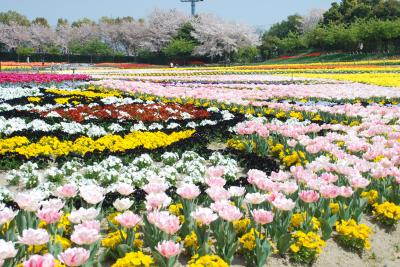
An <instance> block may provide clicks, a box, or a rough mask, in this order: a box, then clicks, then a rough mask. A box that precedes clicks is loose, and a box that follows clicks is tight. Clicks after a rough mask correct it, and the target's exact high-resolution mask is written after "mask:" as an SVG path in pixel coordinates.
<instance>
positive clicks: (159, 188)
mask: <svg viewBox="0 0 400 267" xmlns="http://www.w3.org/2000/svg"><path fill="white" fill-rule="evenodd" d="M168 187H169V186H168V185H167V184H166V183H160V182H157V183H156V182H150V183H148V184H146V185H145V186H143V190H144V191H145V192H146V193H147V194H158V193H164V192H165V191H166V190H167V189H168Z"/></svg>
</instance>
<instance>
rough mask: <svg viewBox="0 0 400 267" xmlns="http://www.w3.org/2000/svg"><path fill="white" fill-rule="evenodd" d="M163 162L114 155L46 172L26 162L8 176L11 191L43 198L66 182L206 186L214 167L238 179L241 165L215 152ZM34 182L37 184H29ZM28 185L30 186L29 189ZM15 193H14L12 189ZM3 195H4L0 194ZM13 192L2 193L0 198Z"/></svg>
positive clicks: (167, 155)
mask: <svg viewBox="0 0 400 267" xmlns="http://www.w3.org/2000/svg"><path fill="white" fill-rule="evenodd" d="M161 160H162V161H161V162H157V161H154V160H153V159H152V158H151V157H150V155H148V154H142V155H141V156H139V157H136V158H134V159H133V160H132V161H131V162H130V163H129V164H124V162H123V161H122V160H121V159H120V158H118V157H115V156H109V157H108V158H106V159H104V160H102V161H100V162H98V163H94V164H90V165H85V164H82V163H80V162H78V161H75V160H72V161H68V162H66V163H64V164H63V166H61V168H57V167H54V166H52V167H49V168H46V169H44V170H41V169H39V168H38V165H37V164H36V163H32V162H27V163H25V164H23V165H21V167H20V168H19V169H18V170H12V171H9V172H8V173H7V182H8V187H9V188H14V192H15V191H16V190H15V189H16V188H17V190H18V191H20V190H21V189H24V190H28V189H30V191H34V192H41V194H42V195H44V196H49V195H51V194H53V193H54V190H55V188H57V187H58V186H59V185H61V184H64V183H74V184H76V185H78V186H83V185H93V184H94V185H100V186H102V187H104V188H106V191H108V192H109V191H113V190H114V189H115V188H114V187H115V186H116V185H117V184H118V183H128V184H131V185H133V186H135V187H138V188H141V187H142V186H143V185H144V184H146V183H148V182H149V181H151V180H152V179H161V180H163V181H165V183H166V184H168V185H169V186H177V185H179V184H181V183H183V182H185V183H204V182H205V178H206V175H207V169H208V168H209V167H212V166H223V167H224V169H225V174H224V178H225V179H228V180H235V179H236V178H237V177H238V173H239V167H238V163H237V162H236V161H235V160H234V159H231V158H229V157H226V156H224V155H222V154H220V153H219V152H215V153H213V154H212V155H211V156H210V158H209V159H208V160H206V159H205V158H203V157H201V156H200V155H199V154H197V153H196V152H193V151H186V152H184V153H183V154H182V155H181V156H179V155H178V154H177V153H172V152H166V153H164V154H163V155H161ZM32 179H34V180H35V181H36V183H35V184H32V185H30V184H29V181H30V180H32ZM28 185H29V186H28ZM11 191H12V190H11ZM1 194H2V195H1ZM10 194H11V197H12V193H10V192H9V191H8V190H4V192H2V191H0V198H4V195H10Z"/></svg>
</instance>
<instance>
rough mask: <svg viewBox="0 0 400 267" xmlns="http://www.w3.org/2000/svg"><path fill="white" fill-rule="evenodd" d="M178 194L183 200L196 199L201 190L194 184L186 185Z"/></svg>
mask: <svg viewBox="0 0 400 267" xmlns="http://www.w3.org/2000/svg"><path fill="white" fill-rule="evenodd" d="M176 193H177V194H178V195H180V196H181V198H183V199H189V200H190V199H195V198H196V197H198V196H199V195H200V189H199V188H198V187H197V186H195V185H194V184H184V185H182V186H180V187H179V188H178V189H177V190H176Z"/></svg>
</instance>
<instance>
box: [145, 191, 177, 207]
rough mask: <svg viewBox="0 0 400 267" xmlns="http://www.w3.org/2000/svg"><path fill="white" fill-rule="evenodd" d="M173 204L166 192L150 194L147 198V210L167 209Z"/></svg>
mask: <svg viewBox="0 0 400 267" xmlns="http://www.w3.org/2000/svg"><path fill="white" fill-rule="evenodd" d="M170 203H171V198H170V197H169V196H168V195H167V194H165V193H164V192H160V193H150V194H148V195H147V196H146V202H145V204H146V209H147V210H148V211H149V210H154V209H160V208H165V207H167V206H168V205H169V204H170Z"/></svg>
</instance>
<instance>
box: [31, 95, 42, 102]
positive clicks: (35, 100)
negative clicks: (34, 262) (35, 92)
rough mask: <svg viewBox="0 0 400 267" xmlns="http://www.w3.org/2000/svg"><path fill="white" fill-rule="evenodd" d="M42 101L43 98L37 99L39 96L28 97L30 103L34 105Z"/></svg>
mask: <svg viewBox="0 0 400 267" xmlns="http://www.w3.org/2000/svg"><path fill="white" fill-rule="evenodd" d="M41 100H42V98H41V97H37V96H30V97H28V101H29V102H32V103H38V102H40V101H41Z"/></svg>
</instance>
